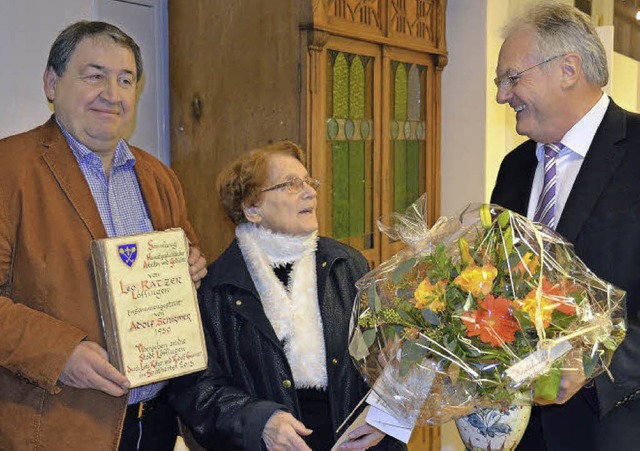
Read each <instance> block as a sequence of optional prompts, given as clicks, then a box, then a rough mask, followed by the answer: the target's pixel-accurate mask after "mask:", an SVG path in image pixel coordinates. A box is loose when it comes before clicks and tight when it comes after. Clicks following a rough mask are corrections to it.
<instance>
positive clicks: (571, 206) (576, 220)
mask: <svg viewBox="0 0 640 451" xmlns="http://www.w3.org/2000/svg"><path fill="white" fill-rule="evenodd" d="M625 127H626V114H625V112H624V110H622V109H621V108H620V107H618V106H617V105H616V104H615V103H613V101H611V103H610V104H609V108H608V109H607V112H606V113H605V115H604V118H603V119H602V123H601V124H600V127H598V131H597V132H596V134H595V136H594V138H593V142H592V143H591V147H590V148H589V152H587V156H586V157H585V159H584V162H583V163H582V167H581V168H580V172H578V176H577V177H576V181H575V183H574V184H573V188H572V189H571V193H570V194H569V198H568V199H567V203H566V205H565V207H564V210H563V212H562V216H561V217H560V221H559V222H558V227H557V231H558V233H560V234H562V235H563V236H564V237H565V238H566V239H567V240H568V241H570V242H572V243H573V242H575V239H576V237H577V236H578V233H579V232H580V229H581V228H582V226H583V224H584V222H585V221H586V220H587V218H588V217H589V215H590V214H591V211H592V210H593V207H594V205H595V203H596V201H597V200H598V197H599V196H600V194H601V193H602V191H603V190H604V188H605V186H606V185H607V183H608V182H609V180H610V179H611V177H613V175H614V174H615V172H616V170H617V169H618V166H619V165H620V163H621V161H622V158H623V157H624V154H625V150H624V148H623V146H621V145H620V142H621V141H622V140H623V139H624V138H625V137H626V130H625Z"/></svg>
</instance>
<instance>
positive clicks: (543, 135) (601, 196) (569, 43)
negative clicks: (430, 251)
mask: <svg viewBox="0 0 640 451" xmlns="http://www.w3.org/2000/svg"><path fill="white" fill-rule="evenodd" d="M505 36H506V39H505V41H504V43H503V45H502V48H501V50H500V56H499V60H498V66H497V69H496V72H497V78H496V85H497V86H498V94H497V97H496V99H497V101H498V102H499V103H508V104H509V106H511V107H512V108H513V109H514V110H515V111H516V120H517V125H516V130H517V132H518V133H519V134H521V135H526V136H528V137H529V138H530V140H528V141H527V142H525V143H524V144H522V145H521V146H519V147H518V148H516V149H515V150H513V151H512V152H510V153H509V154H508V155H507V156H506V157H505V159H504V161H503V162H502V165H501V167H500V171H499V174H498V178H497V181H496V186H495V188H494V190H493V194H492V197H491V201H492V202H493V203H496V204H499V205H502V206H504V207H506V208H509V209H512V210H514V211H516V212H518V213H520V214H523V215H527V216H528V217H529V218H534V215H535V214H536V209H537V207H538V204H539V199H540V197H541V194H542V192H543V187H545V189H546V187H547V186H551V183H547V180H546V177H545V175H546V174H545V172H548V168H547V170H545V159H546V158H547V157H545V144H556V145H557V146H558V148H559V150H560V151H559V152H558V153H557V154H554V155H555V156H554V160H553V165H554V167H555V169H554V171H555V186H554V188H553V191H551V193H553V194H554V204H553V209H552V213H553V215H554V217H553V220H552V221H551V222H550V226H551V227H555V228H556V230H557V231H558V232H559V233H560V234H561V235H563V236H564V237H565V238H566V239H567V240H569V241H570V242H571V243H573V244H574V245H575V250H576V253H577V254H578V256H579V257H580V258H581V259H582V260H583V261H584V262H585V263H586V264H587V265H588V266H589V267H590V268H591V269H592V270H593V271H594V272H595V273H596V274H597V275H598V276H599V277H602V278H603V279H605V280H607V281H609V282H611V283H613V284H615V285H617V286H619V287H621V288H623V289H624V290H626V291H627V320H628V323H627V326H628V330H627V336H626V338H625V340H624V341H623V343H622V345H621V346H620V347H619V348H618V350H617V351H616V353H615V355H614V358H613V361H612V364H611V366H610V371H611V374H612V376H613V378H614V380H611V379H610V378H609V376H608V375H607V374H603V375H601V376H599V377H597V378H596V379H595V381H594V382H590V383H589V384H587V386H586V387H584V388H582V389H580V390H579V391H578V392H577V394H575V395H574V396H573V397H570V399H568V400H567V398H569V396H570V395H571V394H573V393H574V392H575V391H576V390H577V389H578V387H579V385H575V384H573V385H572V383H571V377H569V376H567V377H566V378H564V379H563V387H565V388H567V390H561V392H560V395H559V398H558V399H557V400H556V404H553V405H546V406H539V407H534V409H533V411H532V418H531V421H530V423H529V426H528V428H527V431H526V433H525V435H524V437H523V440H522V442H521V443H520V446H519V448H518V449H519V450H527V451H528V450H532V451H534V450H535V451H541V450H563V451H565V450H587V451H588V450H617V451H618V450H637V449H640V401H639V400H638V398H640V318H639V307H640V180H639V179H640V117H639V116H638V115H635V114H632V113H629V112H627V111H625V110H623V109H621V108H620V107H619V106H617V105H616V104H615V103H614V102H613V101H612V100H611V99H609V97H608V96H606V95H605V94H604V93H603V92H602V87H603V86H605V85H606V84H607V81H608V71H607V63H606V56H605V50H604V47H603V46H602V44H601V42H600V40H599V38H598V36H597V34H596V32H595V30H594V28H593V26H592V25H591V23H590V19H589V17H588V16H586V15H584V14H582V13H581V12H579V11H578V10H577V9H575V8H574V7H572V6H568V5H563V4H557V3H545V4H542V5H538V6H536V7H534V8H533V9H531V10H529V11H528V12H527V13H526V14H525V15H524V16H522V17H521V18H520V19H518V20H517V21H515V22H514V23H512V24H510V26H509V28H508V29H507V30H506V33H505ZM546 161H547V162H548V161H551V160H546ZM541 203H542V202H540V204H541ZM572 387H576V388H575V389H573V390H572Z"/></svg>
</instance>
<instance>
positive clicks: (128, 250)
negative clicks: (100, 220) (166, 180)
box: [118, 243, 138, 266]
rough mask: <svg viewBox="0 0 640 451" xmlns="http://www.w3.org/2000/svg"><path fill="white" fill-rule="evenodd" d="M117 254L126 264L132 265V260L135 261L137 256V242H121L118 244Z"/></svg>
mask: <svg viewBox="0 0 640 451" xmlns="http://www.w3.org/2000/svg"><path fill="white" fill-rule="evenodd" d="M118 255H120V259H121V260H122V261H123V262H124V263H125V264H126V265H127V266H131V265H133V262H135V261H136V257H137V256H138V246H137V244H135V243H133V244H121V245H120V246H118Z"/></svg>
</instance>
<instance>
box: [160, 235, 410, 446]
mask: <svg viewBox="0 0 640 451" xmlns="http://www.w3.org/2000/svg"><path fill="white" fill-rule="evenodd" d="M367 270H368V265H367V262H366V260H365V259H364V257H362V255H361V254H360V253H358V252H357V251H355V250H354V249H352V248H350V247H348V246H345V245H342V244H340V243H338V242H337V241H334V240H332V239H329V238H320V239H319V241H318V249H317V252H316V271H317V280H318V299H319V302H320V312H321V316H322V322H323V325H324V338H325V349H326V364H327V375H328V380H329V383H328V393H329V401H330V408H331V421H332V424H333V429H334V430H335V429H337V428H338V426H339V425H340V424H341V423H342V422H343V420H344V419H345V418H346V417H347V416H348V415H349V413H350V412H351V411H352V409H353V408H355V407H356V405H357V404H358V402H359V401H360V400H361V399H362V397H363V396H364V395H365V393H366V391H367V386H366V384H365V383H364V382H363V380H362V378H361V377H360V375H359V374H358V371H357V370H356V368H355V366H354V364H353V362H352V361H351V357H350V355H349V351H348V346H347V342H348V335H349V321H350V318H351V310H352V306H353V301H354V299H355V296H356V288H355V285H354V283H355V281H356V280H358V279H359V278H360V277H361V276H362V275H364V274H365V273H366V272H367ZM199 298H200V309H201V314H202V320H203V324H204V328H205V335H206V339H207V348H208V351H209V365H208V369H207V370H205V371H204V372H202V373H197V374H194V375H188V376H185V377H182V378H179V379H176V380H174V381H173V382H172V384H171V386H170V389H169V391H170V393H169V400H170V402H171V404H172V405H173V407H174V408H175V409H176V411H177V412H178V414H179V415H180V418H181V419H182V421H183V422H184V423H186V424H187V426H189V427H190V428H191V430H192V432H193V434H194V436H195V438H196V439H197V441H198V442H199V443H200V444H201V445H202V446H204V447H206V448H208V449H217V450H225V451H227V450H251V451H256V450H260V449H265V448H264V443H263V442H262V432H263V429H264V426H265V424H266V422H267V420H268V419H269V418H270V417H271V415H272V414H273V413H274V412H275V411H277V410H283V411H287V412H290V413H292V414H293V415H294V416H295V417H296V418H298V419H300V411H299V406H298V399H297V396H296V388H295V385H294V383H293V376H292V373H291V369H290V368H289V364H288V362H287V358H286V356H285V352H284V347H283V345H282V343H281V342H280V340H278V338H277V336H276V334H275V332H274V330H273V328H272V327H271V324H270V322H269V320H268V319H267V317H266V315H265V313H264V310H263V308H262V304H261V303H260V300H259V296H258V293H257V290H256V288H255V286H254V284H253V281H252V279H251V276H250V275H249V272H248V270H247V266H246V264H245V262H244V258H243V256H242V253H241V252H240V248H239V247H238V243H237V241H234V242H233V243H232V244H231V245H230V246H229V247H228V248H227V250H226V251H225V252H224V253H223V254H222V255H221V256H220V258H218V260H216V261H215V262H214V263H213V264H211V266H210V267H209V273H208V274H207V277H206V278H205V279H204V280H203V282H202V286H201V288H200V290H199ZM341 432H342V431H341ZM335 439H337V435H336V437H335ZM374 449H406V448H405V446H404V445H403V444H401V443H399V442H396V441H395V440H392V439H391V438H390V437H387V438H385V440H383V442H381V443H380V444H379V445H378V447H376V448H374Z"/></svg>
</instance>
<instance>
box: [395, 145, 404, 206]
mask: <svg viewBox="0 0 640 451" xmlns="http://www.w3.org/2000/svg"><path fill="white" fill-rule="evenodd" d="M406 199H407V143H406V141H395V142H394V143H393V209H394V210H395V211H397V212H404V207H405V203H406Z"/></svg>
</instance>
